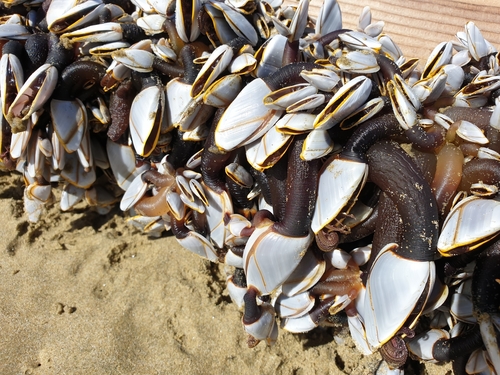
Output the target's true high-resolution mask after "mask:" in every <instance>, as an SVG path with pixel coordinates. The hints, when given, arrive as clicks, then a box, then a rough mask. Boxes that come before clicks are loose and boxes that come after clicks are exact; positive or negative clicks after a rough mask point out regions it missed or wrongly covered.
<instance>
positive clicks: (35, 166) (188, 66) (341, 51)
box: [0, 0, 500, 373]
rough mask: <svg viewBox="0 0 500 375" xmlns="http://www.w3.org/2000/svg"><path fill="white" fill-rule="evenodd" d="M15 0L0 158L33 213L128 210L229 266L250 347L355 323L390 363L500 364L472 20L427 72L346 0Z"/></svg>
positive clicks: (486, 83) (494, 182) (1, 74)
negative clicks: (354, 18)
mask: <svg viewBox="0 0 500 375" xmlns="http://www.w3.org/2000/svg"><path fill="white" fill-rule="evenodd" d="M15 3H16V4H15V5H14V4H11V5H12V7H11V8H8V7H4V6H3V5H2V7H0V12H2V15H5V18H2V23H1V24H0V38H1V39H2V41H3V40H5V43H4V44H3V48H2V57H1V60H0V97H1V105H2V121H1V122H0V124H1V132H0V135H1V136H0V165H1V166H2V168H4V169H7V170H10V171H14V170H16V171H18V172H20V173H22V174H23V178H24V181H25V183H26V187H25V191H24V197H23V199H24V206H25V210H26V212H27V215H28V218H29V220H30V221H34V222H35V221H37V220H39V218H40V217H41V216H42V215H43V213H44V211H45V208H46V207H47V206H48V205H49V204H51V203H53V202H54V199H55V196H56V195H54V194H53V189H56V188H60V190H61V194H60V197H61V198H60V205H61V209H62V210H64V211H69V210H71V209H72V208H73V207H74V206H75V205H76V204H77V203H78V202H80V201H82V200H83V199H86V200H87V202H88V203H89V205H91V206H92V207H93V208H95V209H96V210H98V211H99V212H108V211H109V210H110V209H111V208H112V207H113V205H115V204H118V202H117V201H120V202H119V205H120V208H121V209H122V210H123V211H128V212H129V213H130V218H129V220H130V221H131V222H132V223H134V225H136V226H138V227H139V228H141V229H142V230H143V231H144V232H147V233H148V234H149V235H152V236H161V234H162V232H163V231H165V230H171V232H172V233H173V234H174V236H175V238H176V240H177V241H178V242H179V243H180V244H181V245H182V246H183V247H184V248H186V249H187V250H189V251H191V252H194V253H195V254H197V255H199V256H201V257H203V258H206V259H208V260H210V261H212V262H224V263H225V264H226V265H227V266H228V267H227V272H228V276H227V288H228V291H229V294H230V296H231V298H232V299H233V300H234V302H235V303H236V304H237V306H238V308H239V309H240V310H241V311H242V312H243V319H242V323H243V326H244V329H245V331H246V332H247V333H248V335H249V340H248V343H249V345H250V346H255V345H257V344H258V342H259V341H265V342H266V343H267V344H269V345H271V344H272V343H273V342H275V341H276V340H277V337H278V331H279V329H278V326H280V327H281V328H283V329H284V330H287V331H290V332H306V331H309V330H312V329H314V328H315V327H317V326H318V325H322V324H324V322H325V321H327V320H328V318H329V317H331V316H333V315H336V314H343V316H344V317H345V316H347V320H348V325H349V330H350V332H351V336H352V337H353V339H354V341H355V343H356V346H357V347H358V349H359V350H360V351H361V352H362V353H364V354H370V353H373V352H374V351H377V350H380V352H381V353H382V355H383V358H384V359H385V361H386V362H387V363H388V365H389V367H391V368H393V369H395V368H404V366H405V365H406V363H407V362H408V359H407V358H408V355H409V356H410V357H413V358H417V359H419V360H425V361H453V362H454V368H455V369H456V371H457V372H460V371H461V369H460V368H459V366H465V364H464V363H465V362H466V361H468V364H467V369H468V370H467V371H469V372H470V373H478V372H482V373H488V372H489V373H498V372H500V350H499V345H498V337H499V328H498V316H497V315H498V304H499V301H498V300H499V296H500V292H499V291H498V282H497V281H498V279H499V278H500V275H498V269H500V267H499V265H498V243H499V242H495V241H496V240H495V238H496V237H497V235H498V233H500V214H499V212H500V203H499V199H498V188H499V184H500V154H499V153H500V131H499V130H500V100H499V99H498V93H499V90H500V68H499V58H498V53H497V52H496V50H495V48H494V47H493V46H492V45H491V44H490V43H488V42H487V41H486V40H485V39H484V38H483V37H482V35H481V32H480V31H479V29H478V28H477V27H476V26H475V24H474V23H472V22H469V23H467V25H466V26H465V29H464V31H463V32H459V33H458V34H457V37H458V42H456V43H452V42H443V43H440V44H439V45H438V46H436V47H435V49H434V50H433V51H432V53H431V54H430V57H429V59H428V60H427V62H425V64H424V65H423V68H422V69H419V68H418V66H417V65H418V61H417V60H416V59H411V58H408V57H407V56H404V54H403V52H402V51H400V49H399V48H398V46H397V45H396V44H395V43H394V41H393V40H392V39H391V38H390V36H388V35H386V34H384V33H383V32H382V31H383V24H382V23H380V22H372V21H371V13H370V10H369V9H368V8H367V9H365V11H364V12H363V15H362V17H361V18H360V21H359V25H358V28H357V29H356V30H349V29H344V28H342V17H341V12H340V7H339V5H338V4H337V2H336V1H335V0H325V3H324V4H323V7H322V10H321V12H320V16H319V17H318V19H317V20H315V21H314V20H312V19H311V18H310V17H309V16H308V6H309V2H308V0H302V1H300V3H299V4H298V6H297V7H296V8H292V7H287V6H285V5H281V4H278V3H279V2H274V3H273V4H272V5H271V4H270V3H266V2H244V4H242V3H241V2H237V1H232V0H228V1H225V2H220V1H215V0H207V1H200V0H179V1H177V2H170V3H168V4H167V3H164V2H161V1H155V2H152V1H151V2H130V1H125V0H124V1H119V2H104V1H100V0H95V1H91V2H90V1H89V2H73V1H70V0H67V1H64V0H60V1H53V2H52V3H49V2H45V3H43V5H42V6H39V5H38V3H37V2H29V6H30V7H33V11H29V8H25V7H24V6H21V4H22V3H23V1H16V2H15ZM35 10H36V12H35ZM16 12H18V13H20V14H17V15H16V14H13V13H16ZM33 12H35V13H36V14H35V13H33ZM151 16H154V17H151ZM103 191H104V192H105V193H106V194H101V193H102V192H103ZM103 196H106V197H108V198H107V199H106V200H105V199H104V198H101V197H103ZM109 197H110V198H109ZM441 257H444V258H446V259H444V260H443V259H440V258H441ZM409 275H411V277H409ZM464 300H467V301H472V303H469V304H465V305H464V303H463V301H464ZM422 316H426V319H421V317H422ZM429 321H432V327H433V328H431V324H429ZM415 332H416V333H418V334H417V335H415V337H413V335H414V333H415ZM452 336H453V337H452ZM478 363H484V364H485V366H483V368H478V365H477V364H478ZM474 366H476V367H477V368H476V367H474Z"/></svg>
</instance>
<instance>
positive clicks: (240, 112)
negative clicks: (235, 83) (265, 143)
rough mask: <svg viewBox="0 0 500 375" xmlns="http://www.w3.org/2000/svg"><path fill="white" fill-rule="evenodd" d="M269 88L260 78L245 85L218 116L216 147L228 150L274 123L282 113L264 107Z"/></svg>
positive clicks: (250, 139) (259, 133) (250, 138)
mask: <svg viewBox="0 0 500 375" xmlns="http://www.w3.org/2000/svg"><path fill="white" fill-rule="evenodd" d="M270 92H271V89H270V88H269V87H268V86H267V84H266V83H265V82H264V81H263V80H262V79H260V78H257V79H254V80H253V81H252V82H250V83H249V84H248V85H246V86H245V87H244V88H243V90H241V92H240V94H239V95H238V96H237V97H236V99H234V101H233V102H232V103H231V105H230V106H229V107H228V108H227V109H226V111H225V112H224V114H223V115H222V117H221V119H220V120H219V123H218V124H217V128H216V130H215V143H216V145H217V147H219V148H221V149H223V150H226V151H231V150H234V149H235V148H237V147H240V146H244V145H246V144H249V143H251V142H253V141H254V140H256V139H258V138H260V137H261V136H262V135H264V134H265V133H267V131H268V130H269V129H270V128H271V127H272V126H273V125H274V124H275V123H276V121H278V119H279V118H280V116H281V114H282V113H283V111H282V110H276V109H271V108H269V107H267V106H266V105H265V104H264V102H263V100H262V99H263V98H264V97H265V96H266V95H267V94H268V93H270Z"/></svg>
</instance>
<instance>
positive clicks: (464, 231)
mask: <svg viewBox="0 0 500 375" xmlns="http://www.w3.org/2000/svg"><path fill="white" fill-rule="evenodd" d="M499 231H500V202H498V201H495V200H491V199H484V198H478V197H475V196H471V197H469V198H466V199H464V200H462V201H461V202H460V203H458V204H457V205H455V207H453V209H452V210H451V211H450V213H449V214H448V216H447V217H446V220H445V222H444V224H443V229H442V231H441V234H440V235H439V239H438V244H437V248H438V250H439V252H440V253H441V254H442V255H443V256H450V254H453V250H454V249H455V248H457V247H461V246H468V247H469V249H471V250H472V249H475V248H476V247H477V246H479V245H481V244H482V243H484V242H486V241H488V240H489V239H491V238H492V237H494V236H496V235H497V234H498V232H499Z"/></svg>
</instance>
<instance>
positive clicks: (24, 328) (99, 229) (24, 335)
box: [0, 173, 449, 375]
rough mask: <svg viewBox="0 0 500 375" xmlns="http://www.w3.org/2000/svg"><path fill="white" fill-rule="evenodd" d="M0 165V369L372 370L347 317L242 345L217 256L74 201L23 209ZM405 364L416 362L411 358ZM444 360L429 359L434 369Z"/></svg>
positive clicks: (16, 178)
mask: <svg viewBox="0 0 500 375" xmlns="http://www.w3.org/2000/svg"><path fill="white" fill-rule="evenodd" d="M22 185H23V181H22V178H21V176H20V175H19V174H5V173H1V174H0V212H2V215H1V216H0V374H3V375H11V374H12V375H14V374H72V375H78V374H82V375H83V374H130V375H132V374H240V375H245V374H297V375H298V374H300V375H307V374H373V373H374V372H375V370H376V369H377V367H378V366H379V364H380V360H381V357H380V356H379V355H378V354H374V355H372V356H363V355H361V354H360V353H359V352H358V351H357V350H356V349H355V346H354V344H353V342H352V340H351V339H350V337H349V335H348V331H347V330H346V328H342V327H341V326H339V327H337V328H318V329H316V330H314V331H312V332H309V333H307V334H299V335H297V334H290V333H285V332H284V331H281V332H280V336H279V338H278V341H277V343H276V345H275V346H273V347H267V346H266V345H265V344H264V343H260V344H259V345H258V346H257V347H255V348H253V349H249V348H248V346H247V336H246V334H245V333H244V331H243V328H242V325H241V313H240V312H239V311H237V308H236V306H235V305H234V304H233V303H231V301H230V298H229V296H228V294H227V292H226V290H225V272H224V267H223V266H221V265H217V264H214V263H210V262H208V261H205V260H203V259H201V258H199V257H198V256H196V255H194V254H191V253H189V252H188V251H186V250H184V249H182V248H181V247H180V246H179V245H178V244H177V241H176V240H175V238H172V237H168V236H166V235H165V236H163V237H161V238H157V239H151V238H148V236H146V235H144V234H141V233H139V232H138V231H137V230H135V229H134V228H132V227H131V226H130V225H128V224H126V222H125V218H124V216H125V215H124V214H123V213H122V212H120V211H119V210H118V209H115V210H113V211H111V212H110V213H109V214H107V215H104V216H101V215H99V214H97V213H96V212H94V211H92V210H89V209H88V208H87V207H86V205H85V204H83V203H82V204H81V205H80V206H78V208H77V209H76V210H74V211H72V212H67V213H63V212H61V211H60V210H59V207H58V205H53V206H51V207H49V209H48V211H47V213H46V214H45V215H44V216H43V217H42V219H41V220H40V221H39V222H38V223H36V224H32V223H28V221H27V219H26V216H25V215H24V212H23V203H22V191H23V187H22ZM413 365H414V366H415V371H414V372H408V371H407V373H417V374H418V373H424V372H423V371H424V370H423V369H424V367H423V366H420V365H418V364H417V363H414V364H413ZM448 368H449V367H444V368H442V367H441V368H440V367H438V368H437V370H436V371H437V372H435V373H436V374H444V373H445V372H446V371H444V370H445V369H448Z"/></svg>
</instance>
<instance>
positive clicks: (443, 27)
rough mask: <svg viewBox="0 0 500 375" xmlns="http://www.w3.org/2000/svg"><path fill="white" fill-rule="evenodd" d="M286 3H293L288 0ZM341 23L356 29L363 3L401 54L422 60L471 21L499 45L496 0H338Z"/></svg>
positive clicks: (315, 1) (313, 9)
mask: <svg viewBox="0 0 500 375" xmlns="http://www.w3.org/2000/svg"><path fill="white" fill-rule="evenodd" d="M287 3H289V4H297V3H298V2H297V1H295V0H288V1H287ZM338 3H339V4H340V8H341V9H342V19H343V26H344V27H345V28H354V29H355V28H356V25H357V23H358V18H359V15H360V13H361V10H362V9H363V7H364V6H369V7H370V8H371V10H372V19H373V20H374V21H379V20H381V21H384V22H385V27H384V33H386V34H387V35H389V36H391V38H392V39H393V40H394V41H395V42H396V43H397V44H398V46H399V47H400V48H401V50H402V51H403V53H404V54H405V56H407V57H417V58H419V59H421V60H423V61H421V63H422V64H423V63H425V60H426V59H427V56H428V55H429V54H430V52H431V51H432V49H433V48H434V46H435V45H436V44H438V43H439V42H443V41H448V40H456V37H455V34H456V33H457V31H463V30H464V26H465V24H466V23H467V22H468V21H473V22H474V23H475V24H476V25H477V26H478V27H479V29H480V30H481V32H482V34H483V36H484V37H485V38H486V39H487V40H488V41H489V42H490V43H491V44H492V45H494V46H495V47H496V48H500V32H498V30H499V25H500V1H497V0H469V1H464V0H457V1H453V0H406V1H401V0H364V1H363V0H338ZM321 4H322V1H321V0H312V2H311V5H310V10H309V13H310V15H311V16H313V17H316V16H317V14H318V12H319V8H320V7H321Z"/></svg>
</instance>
